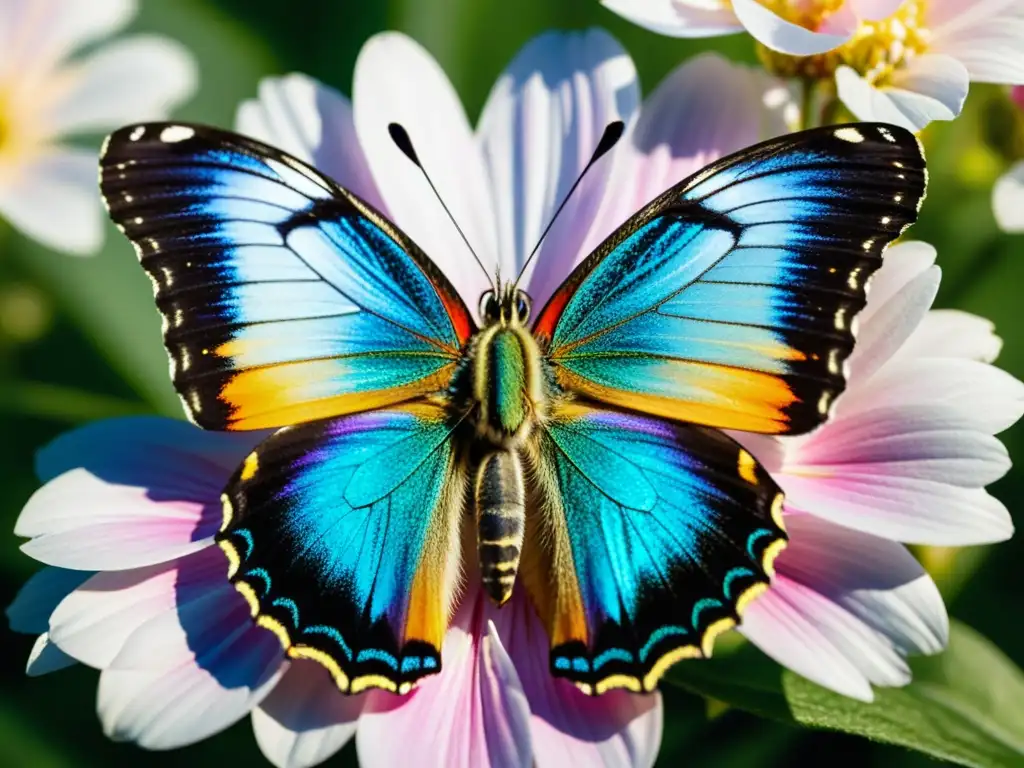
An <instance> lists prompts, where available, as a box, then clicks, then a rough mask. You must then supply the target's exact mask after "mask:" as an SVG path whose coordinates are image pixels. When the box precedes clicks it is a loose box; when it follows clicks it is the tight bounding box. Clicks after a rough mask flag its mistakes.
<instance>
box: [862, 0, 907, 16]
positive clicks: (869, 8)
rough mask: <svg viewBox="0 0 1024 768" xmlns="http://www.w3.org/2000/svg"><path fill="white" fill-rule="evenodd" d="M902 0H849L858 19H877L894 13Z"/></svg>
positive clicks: (901, 3)
mask: <svg viewBox="0 0 1024 768" xmlns="http://www.w3.org/2000/svg"><path fill="white" fill-rule="evenodd" d="M903 2H904V0H850V6H851V7H852V8H853V12H854V13H855V14H857V18H858V19H863V20H865V21H879V20H881V19H886V18H888V17H889V16H892V15H893V14H894V13H896V11H898V10H899V7H900V6H901V5H903Z"/></svg>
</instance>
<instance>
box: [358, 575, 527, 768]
mask: <svg viewBox="0 0 1024 768" xmlns="http://www.w3.org/2000/svg"><path fill="white" fill-rule="evenodd" d="M484 600H485V598H484V597H483V594H482V593H481V592H480V591H479V590H477V589H473V590H472V591H471V592H470V594H469V596H468V599H463V601H462V604H461V606H460V608H459V611H458V612H457V614H456V616H455V619H454V620H453V622H452V627H451V628H450V629H449V630H448V635H447V636H446V638H445V642H444V648H443V649H442V653H441V659H442V664H443V670H442V672H441V673H440V674H438V675H435V676H434V677H429V678H426V679H425V680H424V681H423V682H422V683H421V684H420V685H419V686H418V687H417V688H416V689H415V690H414V691H413V692H412V693H410V694H409V695H408V696H407V697H405V698H399V697H396V696H393V695H391V694H373V695H372V697H371V698H370V699H369V700H368V702H367V708H366V710H364V713H363V715H362V717H361V718H360V721H359V732H358V735H357V740H356V746H357V748H358V750H359V762H360V763H361V764H362V765H364V766H366V767H367V768H373V767H374V766H393V765H399V764H401V763H402V762H404V761H407V760H408V759H409V756H410V755H415V756H417V759H419V760H421V761H422V762H424V763H425V764H430V765H444V766H451V768H460V767H462V766H465V767H466V768H470V767H472V768H476V767H477V766H481V767H482V768H486V766H492V767H493V768H498V767H501V768H506V767H509V768H512V767H519V766H522V767H524V768H525V766H530V765H532V764H533V751H532V747H531V738H530V730H529V722H530V720H529V718H530V709H529V704H528V702H527V698H526V694H525V693H524V692H523V689H522V686H521V685H520V683H519V677H518V675H517V674H516V670H515V668H514V667H513V665H512V662H511V660H510V659H509V657H508V654H507V653H506V652H505V649H504V647H503V646H502V644H501V641H500V639H499V638H498V635H497V633H496V632H495V631H494V630H493V627H492V626H491V625H490V623H489V622H488V621H487V618H486V617H487V612H488V610H489V606H488V605H487V604H485V602H484Z"/></svg>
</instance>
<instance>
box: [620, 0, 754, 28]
mask: <svg viewBox="0 0 1024 768" xmlns="http://www.w3.org/2000/svg"><path fill="white" fill-rule="evenodd" d="M601 5H603V6H604V7H605V8H607V9H608V10H610V11H612V12H613V13H617V14H618V15H619V16H622V17H623V18H625V19H629V20H630V21H632V22H633V23H634V24H638V25H640V26H641V27H644V28H645V29H649V30H651V31H652V32H657V33H658V34H661V35H668V36H669V37H718V36H719V35H729V34H732V33H734V32H742V31H743V25H742V24H740V23H739V20H738V19H737V18H736V15H735V14H734V13H733V12H732V11H731V10H729V8H728V6H727V4H726V3H724V2H722V3H717V4H715V5H710V4H709V3H707V2H703V1H702V0H697V1H696V2H694V1H693V0H601ZM716 6H717V7H716Z"/></svg>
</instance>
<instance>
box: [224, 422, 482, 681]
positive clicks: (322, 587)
mask: <svg viewBox="0 0 1024 768" xmlns="http://www.w3.org/2000/svg"><path fill="white" fill-rule="evenodd" d="M453 428H454V425H453V423H452V422H451V421H450V420H449V419H448V415H447V413H446V411H445V410H444V409H443V408H440V407H436V406H433V405H425V404H416V405H408V406H404V407H401V408H397V409H392V410H381V411H376V412H372V413H365V414H356V415H352V416H343V417H340V418H336V419H329V420H326V421H320V422H313V423H310V424H304V425H301V426H298V427H294V428H291V429H283V430H280V431H279V432H277V433H276V434H274V435H273V436H271V437H270V438H268V439H267V440H265V441H264V442H263V443H261V444H260V445H259V446H258V447H257V448H256V450H255V451H254V452H253V453H252V454H251V455H250V456H249V457H248V458H247V459H246V460H245V461H244V462H243V464H242V466H241V467H240V468H239V470H238V471H237V472H236V474H235V476H234V477H233V478H232V479H231V481H230V482H229V483H228V486H227V488H226V490H225V492H224V497H223V502H224V524H223V527H222V530H221V532H220V533H219V534H218V535H217V541H218V543H219V544H220V546H221V548H222V549H223V550H224V552H225V553H226V554H227V557H228V560H229V563H230V577H231V580H232V582H233V583H234V584H235V586H236V588H237V589H238V590H239V592H241V593H242V595H243V596H245V597H246V599H247V600H248V601H249V604H250V607H251V609H252V613H253V616H254V617H255V619H256V621H257V623H259V624H260V625H261V626H263V627H266V628H267V629H270V630H271V631H273V632H274V633H275V634H276V635H277V636H278V638H279V639H280V641H281V644H282V646H283V647H284V649H285V650H286V651H287V653H288V655H289V656H290V657H292V658H298V659H311V660H313V661H315V662H318V663H320V664H322V665H323V666H324V667H326V668H327V669H328V670H329V671H330V673H331V675H332V676H333V678H334V680H335V683H336V684H337V685H338V687H339V688H340V689H341V690H342V691H344V692H347V693H358V692H359V691H361V690H364V689H366V688H369V687H377V688H384V689H386V690H390V691H393V692H402V693H404V692H405V691H407V690H409V688H410V687H411V685H412V684H413V683H415V681H416V680H418V679H419V678H421V677H423V676H425V675H430V674H435V673H437V672H438V671H440V668H441V656H440V652H441V643H442V641H443V639H444V633H445V631H446V630H447V626H448V618H449V613H450V610H451V603H452V600H453V589H454V583H455V581H456V577H457V573H458V570H459V558H458V553H459V523H460V520H461V517H460V514H461V509H462V505H463V495H464V492H465V483H466V478H465V473H464V472H463V470H462V468H461V466H460V464H459V463H458V462H457V460H456V455H455V449H454V446H453V441H452V439H451V433H452V430H453Z"/></svg>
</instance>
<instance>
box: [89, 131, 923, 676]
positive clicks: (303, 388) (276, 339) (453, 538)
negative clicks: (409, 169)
mask: <svg viewBox="0 0 1024 768" xmlns="http://www.w3.org/2000/svg"><path fill="white" fill-rule="evenodd" d="M619 128H620V129H621V125H620V126H619ZM392 129H393V131H392V137H393V138H394V139H395V141H396V143H397V144H399V146H400V148H402V149H403V151H405V152H406V154H407V155H408V156H409V157H410V159H411V160H412V161H414V162H417V158H416V156H415V152H414V150H413V149H412V147H411V144H409V142H408V135H407V134H406V133H405V132H404V130H402V129H401V128H400V126H392ZM619 132H620V133H621V130H620V131H619ZM605 149H607V147H606V148H605ZM596 156H597V155H596V154H595V157H596ZM925 184H926V172H925V163H924V158H923V156H922V152H921V148H920V146H919V144H918V142H917V140H916V138H915V137H914V136H913V135H912V134H911V133H909V132H907V131H905V130H902V129H900V128H897V127H894V126H888V125H882V124H867V123H865V124H852V125H846V126H841V127H828V128H820V129H815V130H810V131H805V132H802V133H796V134H793V135H789V136H784V137H781V138H776V139H772V140H770V141H767V142H764V143H762V144H758V145H756V146H753V147H750V148H748V149H746V150H743V151H741V152H739V153H737V154H734V155H731V156H729V157H726V158H724V159H721V160H719V161H717V162H715V163H714V164H712V165H710V166H709V167H707V168H706V169H704V170H702V171H701V172H699V173H697V174H696V175H694V176H693V177H691V178H689V179H686V180H684V181H681V182H680V183H678V184H676V185H675V186H673V187H671V188H670V189H668V190H667V191H665V192H664V194H662V195H661V196H659V197H658V198H656V199H655V200H653V201H652V202H650V203H649V204H648V205H646V206H644V207H643V208H642V209H641V210H640V211H639V212H638V213H636V214H635V215H634V216H633V217H632V218H630V219H629V220H628V221H627V222H626V223H625V224H623V225H622V226H621V227H619V228H618V229H617V230H616V231H615V232H614V233H613V234H611V235H610V236H609V237H608V238H607V240H605V242H604V243H603V244H602V245H601V246H600V247H598V248H597V250H595V251H594V252H593V253H592V254H591V255H590V256H589V257H587V258H586V259H585V260H584V261H583V262H582V263H580V264H579V266H578V267H576V269H575V270H574V271H572V273H571V274H570V275H569V276H568V277H567V279H566V280H565V282H564V283H563V284H562V285H561V286H560V287H559V288H558V289H557V290H556V291H555V292H554V294H553V295H552V296H551V298H550V299H549V300H548V301H547V302H546V303H545V304H544V306H543V307H541V308H540V309H539V311H536V312H535V311H534V310H533V308H532V306H531V303H532V302H531V297H530V296H529V295H528V294H527V293H526V292H525V291H523V290H522V289H520V288H518V287H517V285H516V283H514V282H511V283H510V282H501V281H500V280H498V279H497V278H496V279H495V280H494V284H493V287H492V289H491V290H489V291H487V292H486V293H485V294H484V295H483V296H482V298H481V300H480V306H479V311H478V317H479V319H480V322H479V323H478V322H477V320H476V319H475V318H474V316H473V314H471V312H470V311H469V309H468V308H467V306H466V304H465V303H464V302H463V299H462V298H461V297H460V296H459V295H458V293H457V292H456V291H455V289H454V288H453V286H452V284H451V282H450V281H449V280H448V279H447V278H446V277H445V275H444V274H442V273H441V271H440V270H439V269H438V268H437V267H436V266H435V265H434V264H433V262H431V260H430V259H429V258H428V256H427V255H426V254H424V253H423V252H422V251H421V250H420V249H419V248H418V247H417V246H416V244H415V243H413V242H412V241H411V240H410V239H409V238H408V237H407V236H406V235H405V234H403V233H402V231H401V230H400V229H399V228H398V227H397V226H396V225H395V224H394V223H392V222H390V221H389V220H388V219H387V218H386V217H385V216H383V215H382V214H381V213H380V212H378V211H376V210H374V209H373V208H372V207H371V206H370V205H368V204H367V203H366V202H364V201H363V200H361V199H359V198H358V197H357V196H356V195H354V194H352V193H351V192H349V191H347V190H345V189H343V188H342V187H341V186H339V185H338V184H336V183H335V182H333V181H332V180H331V179H329V178H327V177H325V176H324V175H323V174H321V173H319V172H318V171H316V170H315V169H313V168H311V167H309V166H308V165H306V164H305V163H303V162H301V161H299V160H297V159H295V158H293V157H290V156H288V155H287V154H285V153H283V152H280V151H278V150H276V149H273V148H271V147H269V146H266V145H264V144H262V143H260V142H257V141H254V140H252V139H249V138H245V137H243V136H239V135H236V134H232V133H229V132H225V131H221V130H217V129H214V128H210V127H203V126H199V125H184V124H175V123H150V124H141V125H132V126H128V127H126V128H123V129H121V130H119V131H117V132H115V133H114V134H112V135H111V136H110V137H109V139H108V140H107V143H106V144H105V147H104V150H103V154H102V159H101V188H102V192H103V196H104V198H105V201H106V204H107V206H108V209H109V212H110V215H111V217H112V218H113V220H114V222H115V223H116V224H117V225H118V226H119V227H120V229H121V230H122V231H123V232H124V233H125V235H127V237H128V238H129V239H130V240H131V242H132V243H133V244H134V246H135V249H136V251H137V253H138V257H139V259H140V261H141V264H142V267H143V268H144V269H145V271H146V272H147V273H148V274H149V276H150V277H151V278H152V281H153V285H154V290H155V296H156V305H157V307H158V309H159V311H160V313H161V314H162V315H163V319H164V340H165V344H166V347H167V350H168V353H169V356H170V361H171V375H172V378H173V381H174V385H175V387H176V388H177V391H178V393H179V394H180V396H181V399H182V401H183V403H184V406H185V409H186V411H187V413H188V415H189V417H190V418H191V419H192V421H194V422H195V423H196V424H198V425H199V426H200V427H203V428H205V429H213V430H263V429H273V430H276V431H274V432H273V433H272V434H270V436H269V437H266V438H265V439H264V440H263V441H262V442H261V443H259V444H258V446H257V447H256V448H255V450H254V451H253V452H252V453H251V454H250V455H249V456H248V457H247V458H246V459H245V460H244V461H243V462H242V464H241V465H240V466H239V467H238V469H237V471H236V472H235V473H234V475H233V476H232V477H231V479H230V480H229V481H228V483H227V485H226V487H225V488H224V492H223V496H222V502H223V525H222V527H221V529H220V532H219V534H218V535H217V537H216V539H217V542H218V544H219V545H220V547H221V549H222V550H223V551H224V553H225V555H226V557H227V561H228V566H227V567H228V577H229V578H230V580H231V581H232V583H233V584H234V586H235V587H236V588H237V590H238V591H239V592H240V593H241V594H242V595H243V596H244V597H245V599H246V600H247V601H248V603H249V606H250V608H251V610H252V615H253V617H254V620H255V621H256V622H257V623H258V624H259V625H260V626H262V627H265V628H266V629H268V630H269V631H272V632H273V633H275V634H276V635H277V637H278V638H279V639H280V642H281V645H282V649H283V652H284V653H286V654H287V656H289V657H291V658H296V659H311V660H313V661H315V662H318V663H320V664H321V665H323V666H324V667H325V668H326V669H327V670H328V671H329V673H330V674H331V676H332V677H333V679H334V681H335V683H336V684H337V687H338V688H339V689H340V690H341V691H343V692H347V693H358V692H360V691H362V690H365V689H367V688H382V689H386V690H389V691H392V692H397V693H406V692H408V691H409V690H410V689H411V688H412V687H413V686H414V685H415V684H416V682H417V681H418V680H420V679H421V678H423V677H424V676H427V675H432V674H436V673H437V672H439V671H440V670H441V653H440V651H441V645H442V641H443V638H444V635H445V632H446V629H447V626H448V621H449V618H450V616H451V615H452V613H453V609H454V606H455V604H456V602H457V600H458V597H459V594H458V593H459V586H458V585H459V580H460V571H461V569H462V567H463V563H462V560H466V562H467V564H468V565H469V567H470V569H472V571H473V572H476V571H478V572H479V579H480V583H481V586H482V588H483V590H484V592H485V593H486V594H487V595H488V596H489V598H490V599H491V600H492V601H493V602H494V604H495V605H497V606H500V605H502V604H503V603H504V602H505V601H507V600H508V599H509V597H510V595H511V594H512V592H513V589H514V586H515V585H516V583H517V582H518V583H521V584H522V585H523V587H525V590H526V592H527V594H528V595H529V598H530V600H531V602H532V604H533V606H534V608H535V609H536V612H537V614H538V615H539V617H540V619H541V621H542V622H543V624H544V627H545V629H546V631H547V634H548V637H549V640H550V646H551V648H550V671H551V673H552V674H553V675H555V676H557V677H563V678H567V679H569V680H571V681H573V682H574V683H576V685H578V686H579V687H580V688H581V689H583V690H584V691H586V692H588V693H593V694H600V693H603V692H604V691H607V690H610V689H614V688H626V689H628V690H632V691H652V690H654V689H655V687H656V686H657V684H658V681H659V679H660V678H661V676H662V675H663V674H664V673H665V671H666V670H667V668H668V667H669V666H670V665H672V664H673V663H675V662H677V661H679V660H681V659H687V658H698V657H706V656H709V655H710V654H711V652H712V647H713V644H714V641H715V637H716V636H717V635H718V634H720V633H721V632H723V631H725V630H727V629H729V628H731V627H733V626H734V625H736V623H737V622H739V621H740V620H741V616H742V614H743V611H744V609H745V607H746V606H747V605H748V604H749V603H750V601H751V600H753V599H755V598H756V597H757V596H758V595H759V594H761V593H762V592H764V591H765V590H766V589H767V588H768V585H769V584H770V580H771V578H772V576H773V560H774V559H775V557H776V556H777V555H778V554H779V552H780V551H781V550H782V548H783V547H784V546H785V544H786V534H785V531H784V525H783V519H782V499H783V497H782V493H781V492H780V489H779V487H778V486H777V485H776V483H775V482H773V480H772V478H771V477H770V476H769V475H768V473H767V472H766V471H765V469H764V468H763V467H762V466H761V465H760V464H759V462H758V461H757V460H756V459H755V458H754V457H753V456H752V455H751V454H750V453H748V452H747V451H746V450H744V448H742V447H741V446H740V445H739V444H738V443H737V442H735V441H734V440H733V439H732V438H731V437H729V436H728V435H727V433H726V432H725V431H723V430H745V431H749V432H754V433H762V434H768V435H796V434H802V433H806V432H808V431H810V430H812V429H814V428H815V427H816V426H818V425H819V424H821V423H822V422H823V421H824V420H825V419H826V418H827V417H828V414H829V410H830V408H831V406H832V405H833V403H834V401H835V399H836V397H837V396H838V395H839V394H840V393H841V392H842V390H843V388H844V373H843V366H844V361H845V360H846V358H847V357H848V356H849V355H850V353H851V350H852V349H853V345H854V334H853V330H854V317H855V315H856V314H857V312H858V311H859V310H860V309H861V308H862V307H863V306H864V304H865V296H866V288H867V283H868V279H869V278H870V276H871V274H872V273H873V272H874V271H875V270H876V269H877V268H878V267H879V266H880V265H881V257H882V252H883V250H884V249H885V247H886V245H887V244H888V243H889V242H891V241H892V240H894V239H895V238H896V237H898V236H899V235H900V234H901V233H902V232H903V230H904V229H905V228H906V227H907V226H909V225H910V224H911V223H912V222H913V221H914V220H915V218H916V216H917V212H918V210H919V207H920V204H921V202H922V199H923V196H924V192H925ZM464 530H465V531H467V532H468V533H469V536H470V537H471V538H472V539H475V550H476V552H475V563H474V553H473V549H474V547H473V545H472V544H470V545H469V546H467V547H466V550H467V552H468V553H469V554H468V555H467V556H466V557H465V558H464V557H463V554H462V553H463V531H464ZM474 531H475V532H474Z"/></svg>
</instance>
